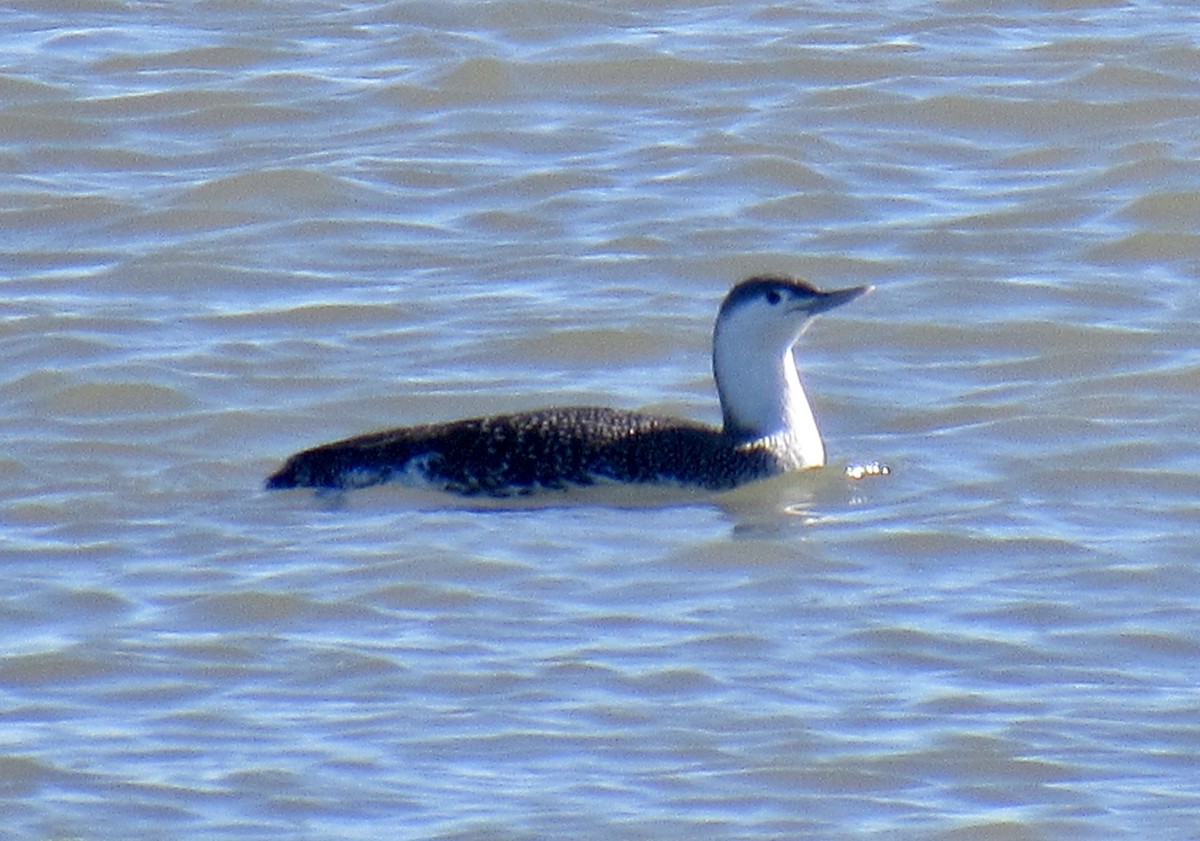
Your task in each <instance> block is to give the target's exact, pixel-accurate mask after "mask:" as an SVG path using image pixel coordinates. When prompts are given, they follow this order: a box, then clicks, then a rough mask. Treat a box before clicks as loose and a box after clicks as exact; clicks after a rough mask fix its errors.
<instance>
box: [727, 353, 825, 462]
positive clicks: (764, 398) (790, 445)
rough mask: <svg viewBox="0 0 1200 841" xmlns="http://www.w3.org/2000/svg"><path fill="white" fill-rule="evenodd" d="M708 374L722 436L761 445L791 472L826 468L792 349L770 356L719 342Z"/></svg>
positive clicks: (770, 354) (817, 431) (823, 446)
mask: <svg viewBox="0 0 1200 841" xmlns="http://www.w3.org/2000/svg"><path fill="white" fill-rule="evenodd" d="M713 374H714V376H715V378H716V381H717V393H718V394H719V395H720V397H721V411H722V413H723V415H724V418H725V431H726V432H729V433H731V434H733V435H735V436H736V437H737V438H738V439H739V440H741V441H743V442H745V443H748V444H749V443H755V442H761V443H762V444H765V445H766V446H768V447H770V448H771V449H772V450H774V451H776V452H777V453H778V454H779V455H780V456H781V457H783V458H784V459H786V460H787V461H789V462H791V464H789V466H790V467H795V468H804V467H821V466H823V465H824V464H825V445H824V443H823V442H822V441H821V433H820V431H819V430H818V429H817V422H816V419H815V418H813V413H812V408H811V407H810V406H809V404H808V396H807V395H806V394H805V393H804V386H802V385H801V384H800V374H799V372H798V371H797V369H796V360H795V358H794V357H793V355H792V348H791V347H788V348H786V349H785V350H784V351H783V353H782V354H779V352H778V351H775V353H773V354H772V353H769V352H768V353H764V352H762V349H761V348H760V349H757V352H756V349H755V348H746V347H745V346H744V345H741V344H740V343H728V342H722V341H720V340H718V341H716V342H715V343H714V348H713Z"/></svg>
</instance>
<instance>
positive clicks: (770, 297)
mask: <svg viewBox="0 0 1200 841" xmlns="http://www.w3.org/2000/svg"><path fill="white" fill-rule="evenodd" d="M780 299H781V298H780V295H779V293H778V292H776V291H775V290H774V289H772V290H771V291H770V292H768V293H767V303H768V304H770V305H771V306H775V305H776V304H778V303H779V301H780Z"/></svg>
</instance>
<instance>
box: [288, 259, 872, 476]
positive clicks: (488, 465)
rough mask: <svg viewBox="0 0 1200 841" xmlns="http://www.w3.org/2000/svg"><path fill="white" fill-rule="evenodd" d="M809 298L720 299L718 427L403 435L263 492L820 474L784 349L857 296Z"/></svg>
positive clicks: (797, 291) (366, 442)
mask: <svg viewBox="0 0 1200 841" xmlns="http://www.w3.org/2000/svg"><path fill="white" fill-rule="evenodd" d="M871 288H872V287H870V286H854V287H850V288H848V289H837V290H832V291H820V290H818V289H817V288H815V287H814V286H812V285H811V284H810V283H808V282H807V281H804V280H800V279H797V278H792V277H786V276H774V275H771V276H767V275H762V276H756V277H751V278H749V279H748V280H744V281H742V282H741V283H738V284H737V285H736V286H734V287H733V289H732V290H730V292H729V293H728V294H727V295H726V296H725V300H724V301H723V302H722V304H721V308H720V311H719V312H718V314H717V321H716V327H715V328H714V330H713V350H712V365H713V376H714V378H715V379H716V385H717V393H718V396H719V397H720V401H721V411H722V415H723V426H722V427H721V428H719V429H718V428H716V427H713V426H708V425H705V424H700V423H695V422H692V421H687V420H681V419H677V418H670V417H662V416H657V415H650V414H643V413H639V412H632V411H625V410H621V409H608V408H600V407H593V406H584V407H563V408H552V409H541V410H536V411H529V412H519V413H516V414H505V415H494V416H491V417H480V418H470V419H467V420H459V421H451V422H448V423H433V424H426V425H422V426H408V427H401V428H398V429H392V430H388V431H385V432H376V433H372V434H368V435H360V436H357V437H354V438H347V439H345V440H342V441H336V442H334V443H331V444H325V445H323V446H319V447H314V448H313V449H310V450H305V451H303V452H300V453H297V454H295V455H293V456H292V457H291V458H289V459H288V460H287V462H286V463H285V464H284V465H283V467H282V468H281V469H280V470H279V471H278V472H277V473H275V474H274V475H272V476H271V477H270V478H268V479H267V482H266V486H267V489H277V488H295V487H311V488H317V489H328V490H345V489H351V488H362V487H367V486H369V485H375V484H379V483H382V482H388V481H399V482H409V483H412V484H420V485H423V486H426V487H430V486H432V487H434V488H439V489H442V490H446V491H451V492H456V493H459V494H463V495H468V496H470V495H487V496H496V497H503V496H510V495H514V494H528V493H532V492H534V491H536V490H539V489H553V490H561V489H565V488H567V487H568V486H573V485H574V486H579V485H591V484H594V483H596V482H600V481H605V480H607V481H615V482H627V483H652V482H653V483H675V484H677V485H683V486H690V487H694V488H702V489H707V490H711V491H724V490H729V489H731V488H734V487H736V486H738V485H742V484H744V483H746V482H750V481H753V480H755V479H762V478H766V477H769V476H775V475H778V474H780V473H785V472H789V471H793V470H803V469H806V468H814V467H822V466H824V464H825V445H824V443H823V442H822V441H821V433H820V432H819V431H818V429H817V424H816V420H815V419H814V418H813V413H812V409H811V408H810V407H809V405H808V398H807V397H806V396H805V394H804V388H803V387H802V386H801V384H800V376H799V373H798V372H797V369H796V362H795V358H794V356H793V353H792V348H793V346H794V345H795V344H796V342H797V341H798V340H799V338H800V335H801V334H802V333H803V332H804V331H805V329H806V328H807V327H808V325H809V324H810V323H811V322H812V320H813V318H814V317H815V316H816V315H818V314H819V313H823V312H825V311H827V310H831V309H833V308H834V307H838V306H841V305H842V304H845V303H847V302H849V301H852V300H854V299H855V298H857V297H859V296H860V295H863V294H865V293H866V292H869V291H870V290H871Z"/></svg>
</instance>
